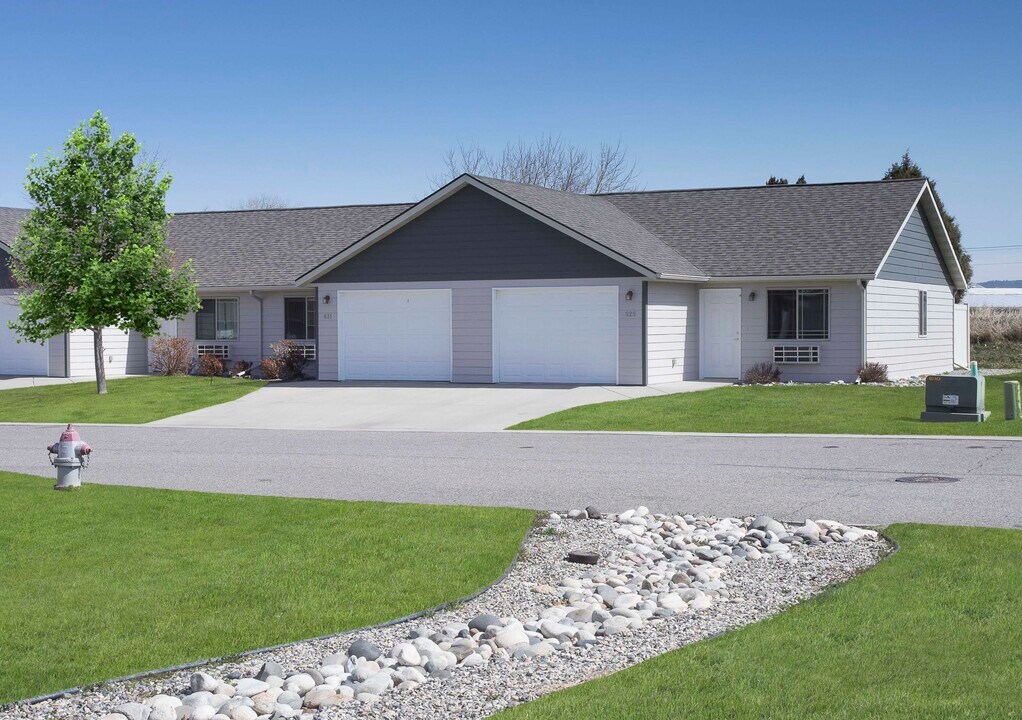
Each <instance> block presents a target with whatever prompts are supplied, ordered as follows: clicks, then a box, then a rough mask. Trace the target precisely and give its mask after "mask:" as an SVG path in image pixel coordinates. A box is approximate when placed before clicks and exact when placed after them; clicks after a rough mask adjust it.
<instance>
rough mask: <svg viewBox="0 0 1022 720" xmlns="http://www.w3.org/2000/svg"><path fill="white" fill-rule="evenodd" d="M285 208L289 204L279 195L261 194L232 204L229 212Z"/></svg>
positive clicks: (289, 204) (289, 205)
mask: <svg viewBox="0 0 1022 720" xmlns="http://www.w3.org/2000/svg"><path fill="white" fill-rule="evenodd" d="M287 207H291V203H289V202H288V201H287V200H285V199H284V198H282V197H280V196H279V195H270V194H269V193H263V194H262V195H252V196H251V197H248V198H246V199H245V200H242V201H241V202H237V203H234V205H232V206H231V210H280V209H281V208H287Z"/></svg>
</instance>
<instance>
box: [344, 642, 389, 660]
mask: <svg viewBox="0 0 1022 720" xmlns="http://www.w3.org/2000/svg"><path fill="white" fill-rule="evenodd" d="M382 654H383V652H382V651H381V650H380V648H378V647H377V646H376V645H374V644H373V643H371V642H369V641H368V640H356V641H355V642H353V643H352V644H351V645H349V646H348V655H351V656H352V657H361V658H365V659H366V660H376V659H378V658H379V657H380V655H382Z"/></svg>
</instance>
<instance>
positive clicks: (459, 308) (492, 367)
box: [0, 175, 965, 385]
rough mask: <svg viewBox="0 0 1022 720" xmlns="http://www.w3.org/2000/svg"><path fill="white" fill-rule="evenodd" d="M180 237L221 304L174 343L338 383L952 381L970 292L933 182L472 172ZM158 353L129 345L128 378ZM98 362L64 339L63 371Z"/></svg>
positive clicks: (229, 216) (205, 287) (211, 302)
mask: <svg viewBox="0 0 1022 720" xmlns="http://www.w3.org/2000/svg"><path fill="white" fill-rule="evenodd" d="M5 212H6V213H7V214H8V215H9V216H10V215H11V214H12V213H23V212H24V211H21V210H17V211H12V210H7V211H4V210H0V232H6V233H7V237H5V236H4V235H0V241H3V240H5V239H6V240H7V241H8V242H9V241H10V239H11V238H13V235H14V234H16V224H13V225H12V222H11V221H10V220H8V222H7V223H6V224H5V223H4V221H3V213H5ZM12 227H13V228H14V229H13V230H12ZM168 242H169V244H170V247H171V249H172V250H173V251H174V252H175V255H176V256H177V257H179V258H182V259H183V258H191V259H192V260H193V263H194V267H195V269H196V273H197V279H198V281H199V285H200V287H199V291H200V295H201V297H202V298H203V307H202V310H201V311H200V312H199V313H197V314H195V315H192V316H188V317H186V318H183V319H181V320H179V321H172V322H169V323H167V325H166V328H165V329H166V331H167V332H168V333H170V334H176V335H180V336H184V337H188V338H189V339H191V340H192V341H193V342H194V343H195V344H196V348H197V352H207V353H214V354H217V355H220V356H222V357H224V358H226V359H227V360H229V361H234V360H251V361H253V362H257V361H258V360H259V359H260V358H261V357H262V356H265V355H267V354H269V352H270V349H269V346H270V344H271V343H272V342H274V341H276V340H279V339H281V338H284V337H291V338H293V339H296V340H298V341H299V342H300V343H302V344H303V345H304V346H305V347H307V353H308V355H309V357H310V358H314V359H315V362H314V365H313V368H314V374H315V376H316V377H318V378H319V379H321V380H421V381H450V382H458V383H491V382H506V383H600V384H622V385H633V384H635V385H638V384H652V383H662V382H669V381H676V380H691V379H698V378H728V379H730V378H740V377H741V375H742V373H743V372H744V370H745V369H746V368H748V367H749V366H751V365H753V364H756V363H759V362H776V363H777V364H778V365H779V366H780V367H781V369H782V371H783V373H784V376H783V377H784V379H786V380H806V381H829V380H846V381H852V380H854V379H855V377H856V373H857V369H858V367H859V366H860V365H861V364H862V363H863V362H865V361H880V362H884V363H886V364H887V365H888V366H889V368H890V373H891V375H892V376H893V377H900V376H907V375H917V374H921V373H929V372H940V371H944V370H949V369H951V368H952V366H953V364H954V357H955V356H954V335H955V330H954V320H953V318H954V316H955V312H954V294H955V291H956V290H964V289H965V279H964V276H963V275H962V270H961V267H960V266H959V265H958V262H957V259H956V257H955V254H954V251H953V249H952V247H951V244H950V241H949V239H948V236H947V232H946V230H945V229H944V226H943V224H942V222H941V220H940V216H939V213H938V212H937V210H936V206H935V204H934V199H933V194H932V192H931V190H930V188H929V185H928V184H927V183H926V182H925V181H923V180H902V181H886V182H863V183H835V184H821V185H774V186H756V187H746V188H724V189H710V190H668V191H652V192H629V193H614V194H605V195H577V194H572V193H566V192H559V191H555V190H547V189H544V188H539V187H535V186H531V185H523V184H519V183H513V182H507V181H503V180H494V179H491V178H483V177H478V176H473V175H462V176H461V177H459V178H457V179H455V180H453V181H452V182H450V183H449V184H447V185H445V186H444V187H442V188H440V189H439V190H437V191H436V192H434V193H432V194H431V195H429V196H428V197H426V198H425V199H423V200H421V201H420V202H418V203H415V204H400V205H361V206H342V207H324V208H299V209H283V210H243V211H225V212H204V213H181V214H178V215H176V216H174V218H173V220H172V221H171V225H170V234H169V241H168ZM959 334H961V331H959ZM960 339H961V338H960ZM2 342H5V340H3V339H2V336H0V343H2ZM54 345H56V346H60V347H62V352H63V353H64V355H63V360H61V359H60V357H58V356H59V355H60V353H58V352H57V351H56V350H54V349H53V348H52V346H54ZM137 348H142V349H141V350H138V349H137ZM144 349H145V343H144V341H142V340H141V339H133V338H131V337H126V338H125V350H124V360H123V361H120V360H118V362H119V365H118V366H117V367H118V368H120V367H122V366H123V367H124V369H125V370H124V371H125V372H132V371H134V370H137V369H139V368H140V367H144V361H141V362H140V361H139V360H138V358H140V357H143V355H140V354H139V353H143V354H144ZM90 352H91V344H90ZM79 354H80V352H79V350H78V349H77V347H76V342H75V335H72V336H71V337H70V338H63V339H56V340H54V341H52V342H51V350H50V352H49V353H48V358H49V362H48V367H47V372H48V373H49V374H51V375H52V374H67V373H69V372H70V373H72V374H79V371H84V370H85V366H84V362H82V363H79V362H78V361H77V360H76V358H78V356H79ZM2 357H3V355H2V352H0V358H2ZM90 357H91V356H90ZM3 362H4V361H3V360H2V359H0V374H2V373H4V372H5V370H4V366H3ZM90 362H91V360H90ZM90 368H91V366H90Z"/></svg>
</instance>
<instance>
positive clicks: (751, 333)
mask: <svg viewBox="0 0 1022 720" xmlns="http://www.w3.org/2000/svg"><path fill="white" fill-rule="evenodd" d="M704 287H708V288H714V287H741V290H742V372H743V373H744V371H745V370H746V369H748V368H749V367H751V366H752V365H755V364H757V363H761V362H773V359H774V346H775V345H819V346H820V362H819V363H817V364H812V365H810V364H791V363H788V364H780V365H779V367H780V368H781V372H782V373H783V374H782V376H781V380H782V381H784V380H796V381H802V382H830V381H831V380H845V381H847V382H851V381H853V380H855V378H856V377H857V376H858V371H859V365H861V364H862V291H861V290H860V289H859V287H858V286H857V285H856V284H855V283H854V282H811V281H803V282H798V283H791V282H787V283H747V284H742V285H737V284H708V285H706V286H704ZM781 288H826V289H828V290H829V291H830V337H829V338H828V339H827V340H771V339H769V338H768V337H767V290H773V289H781ZM751 292H755V293H756V299H755V300H753V301H750V300H749V293H751Z"/></svg>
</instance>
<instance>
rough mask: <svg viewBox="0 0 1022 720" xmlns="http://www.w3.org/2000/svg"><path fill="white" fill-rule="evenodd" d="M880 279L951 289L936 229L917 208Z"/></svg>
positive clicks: (878, 274)
mask: <svg viewBox="0 0 1022 720" xmlns="http://www.w3.org/2000/svg"><path fill="white" fill-rule="evenodd" d="M877 278H879V279H880V280H900V281H902V282H915V283H929V284H932V285H945V286H951V284H952V283H951V276H950V275H949V274H948V271H947V266H946V265H945V264H944V258H943V257H942V256H941V253H940V249H939V248H938V246H937V239H936V236H935V235H934V234H933V228H932V227H931V226H930V223H929V221H928V220H927V219H926V216H925V214H923V212H922V211H921V210H920V209H919V207H918V206H916V208H915V209H914V210H913V211H912V214H911V215H910V216H909V219H908V222H907V223H906V224H905V228H904V229H903V230H902V231H901V234H900V235H898V239H897V240H896V241H895V243H894V247H893V248H892V249H891V254H890V255H888V256H887V260H886V261H885V262H884V264H883V267H881V268H880V272H879V273H877Z"/></svg>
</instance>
